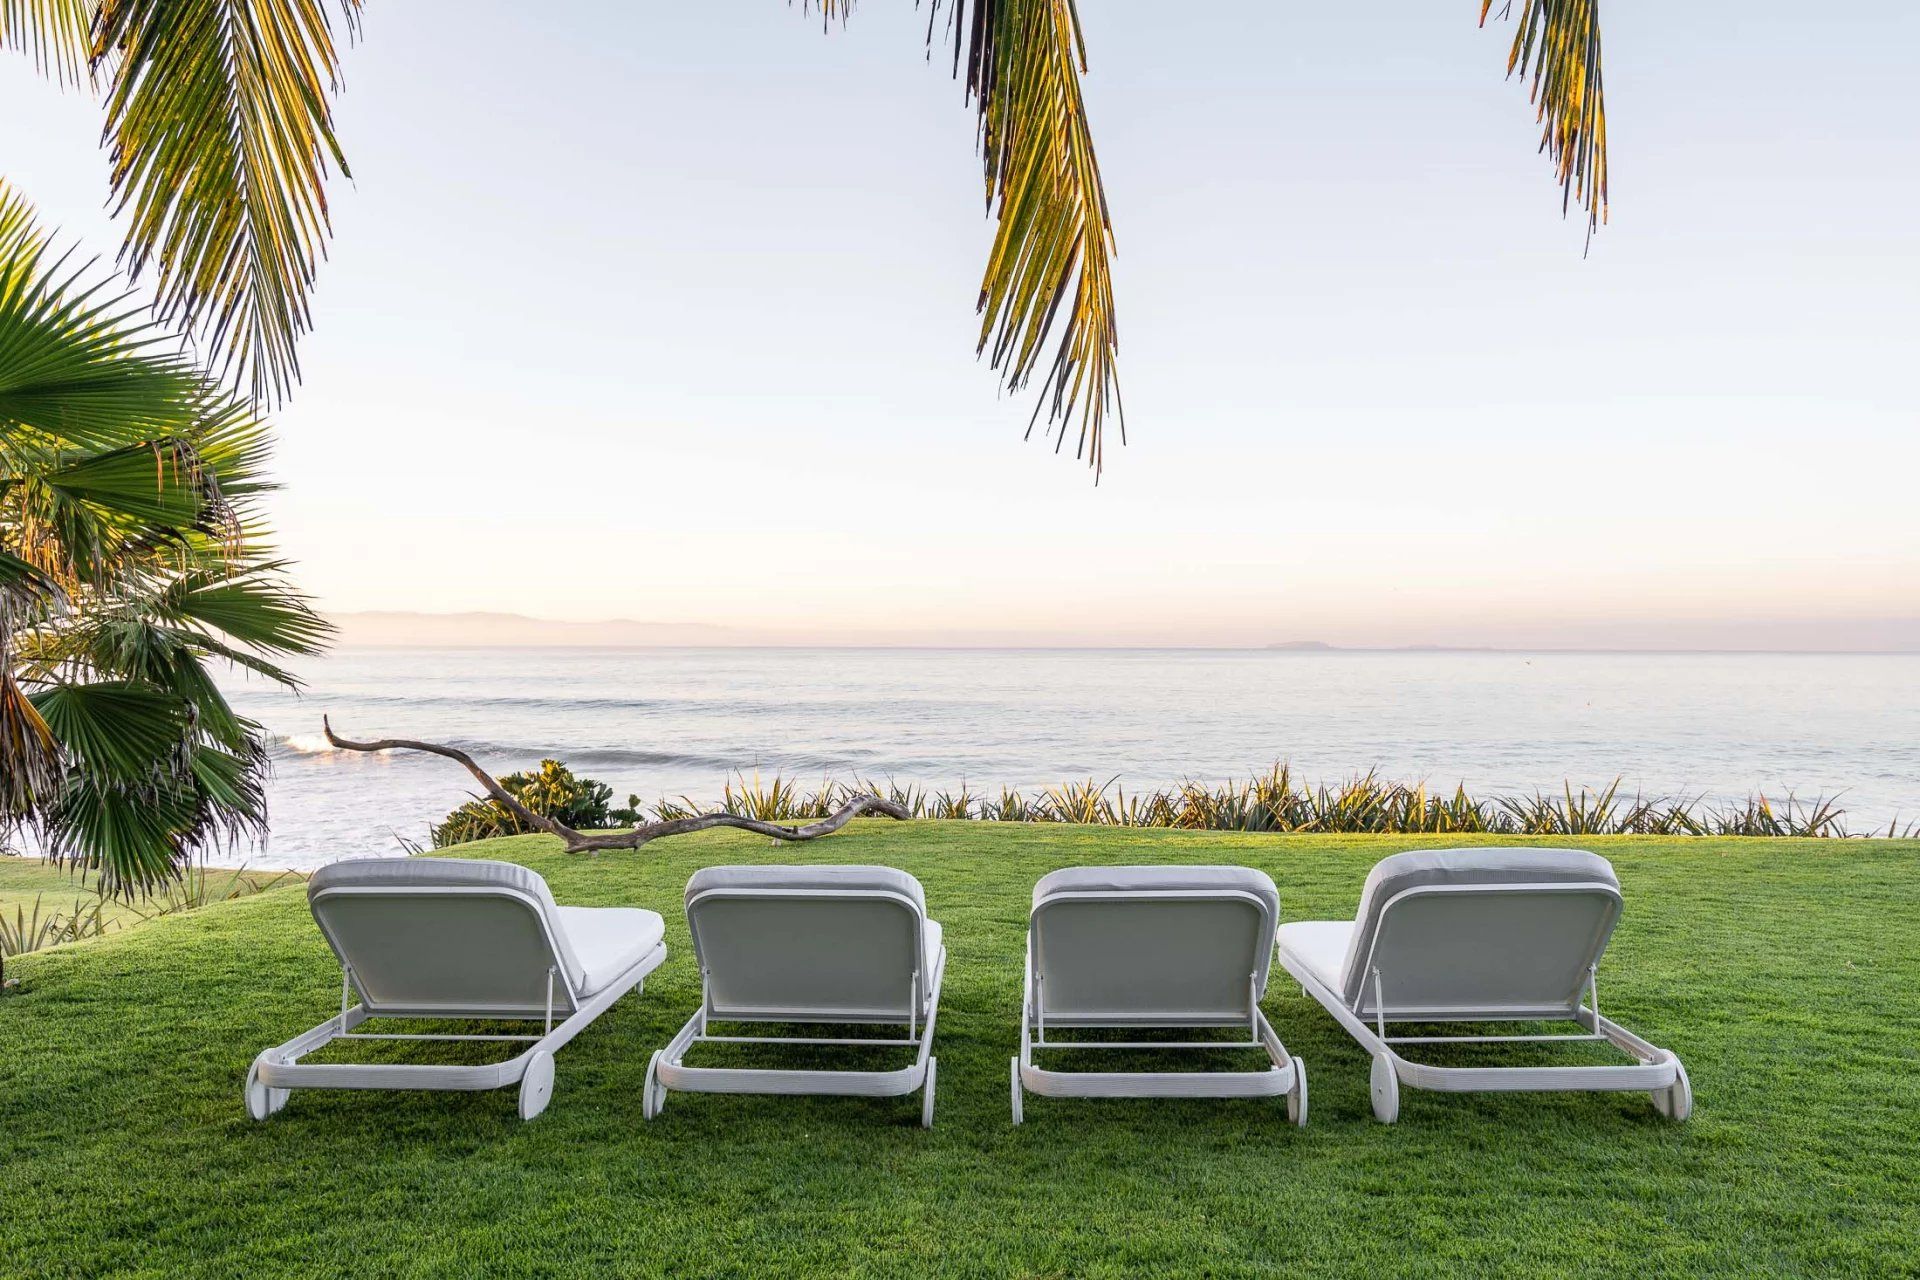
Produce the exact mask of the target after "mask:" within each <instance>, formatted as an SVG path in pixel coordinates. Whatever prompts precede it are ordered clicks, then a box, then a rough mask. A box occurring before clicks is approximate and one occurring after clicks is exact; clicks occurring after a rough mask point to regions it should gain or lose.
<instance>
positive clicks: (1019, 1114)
mask: <svg viewBox="0 0 1920 1280" xmlns="http://www.w3.org/2000/svg"><path fill="white" fill-rule="evenodd" d="M1008 1061H1009V1063H1010V1065H1011V1066H1012V1067H1013V1071H1012V1075H1013V1122H1014V1123H1015V1124H1019V1123H1020V1122H1021V1121H1022V1120H1024V1119H1026V1114H1025V1109H1024V1108H1023V1107H1022V1106H1021V1103H1022V1102H1023V1101H1024V1099H1023V1098H1022V1096H1021V1094H1022V1090H1021V1088H1020V1059H1018V1058H1011V1059H1009V1060H1008Z"/></svg>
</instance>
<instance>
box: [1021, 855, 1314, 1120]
mask: <svg viewBox="0 0 1920 1280" xmlns="http://www.w3.org/2000/svg"><path fill="white" fill-rule="evenodd" d="M1222 898H1228V899H1233V900H1237V901H1242V902H1245V903H1247V904H1248V905H1250V906H1252V907H1253V908H1254V909H1255V910H1257V911H1259V912H1260V913H1261V915H1262V916H1263V917H1266V916H1268V915H1269V914H1270V911H1269V908H1268V906H1267V904H1266V902H1265V901H1263V900H1262V899H1261V898H1259V897H1258V896H1257V895H1255V894H1251V893H1245V892H1241V891H1238V890H1225V891H1223V890H1184V889H1183V890H1141V891H1133V892H1114V893H1074V894H1071V895H1063V897H1062V898H1061V899H1060V901H1067V900H1069V899H1070V900H1071V901H1074V902H1141V901H1192V900H1205V901H1217V900H1219V899H1222ZM1046 905H1047V904H1046V903H1045V902H1043V903H1042V904H1041V905H1040V906H1039V907H1038V908H1036V909H1035V914H1036V915H1037V914H1038V913H1039V912H1040V911H1043V910H1045V908H1046ZM1034 949H1035V945H1034V932H1033V928H1032V922H1031V920H1029V923H1028V929H1027V954H1026V971H1025V975H1024V979H1023V981H1022V983H1021V988H1020V1052H1019V1054H1018V1055H1017V1056H1015V1057H1014V1059H1013V1062H1012V1070H1011V1072H1010V1075H1011V1086H1012V1088H1011V1098H1012V1105H1013V1122H1014V1123H1015V1124H1016V1125H1017V1124H1021V1123H1023V1122H1024V1121H1025V1119H1026V1107H1025V1099H1024V1096H1023V1095H1024V1094H1026V1093H1034V1094H1038V1095H1039V1096H1041V1097H1049V1098H1270V1097H1274V1096H1276V1095H1280V1094H1285V1095H1286V1099H1287V1119H1288V1120H1289V1121H1291V1122H1292V1123H1294V1124H1296V1125H1301V1126H1304V1125H1305V1124H1306V1123H1307V1064H1306V1062H1305V1060H1303V1059H1301V1058H1296V1057H1293V1056H1292V1055H1290V1054H1288V1052H1287V1049H1286V1046H1285V1045H1283V1044H1281V1042H1280V1036H1279V1033H1277V1032H1276V1031H1274V1029H1273V1024H1272V1023H1270V1022H1268V1021H1267V1016H1266V1014H1265V1013H1264V1012H1262V1010H1261V1008H1260V991H1259V974H1258V973H1257V972H1249V973H1248V974H1247V1007H1246V1012H1245V1014H1244V1015H1242V1016H1241V1017H1238V1018H1235V1019H1233V1020H1231V1021H1223V1020H1221V1019H1218V1018H1211V1017H1208V1018H1178V1019H1173V1018H1169V1019H1166V1020H1153V1019H1151V1018H1148V1017H1139V1018H1128V1019H1126V1020H1125V1021H1119V1020H1116V1021H1112V1022H1090V1021H1086V1020H1083V1019H1079V1018H1075V1019H1073V1020H1072V1021H1071V1022H1070V1023H1069V1024H1068V1025H1071V1026H1074V1027H1084V1028H1089V1029H1100V1030H1117V1029H1123V1028H1128V1027H1143V1028H1148V1027H1150V1028H1155V1029H1160V1028H1169V1029H1170V1028H1178V1027H1245V1028H1246V1030H1247V1038H1246V1039H1244V1040H1062V1039H1059V1038H1057V1034H1056V1037H1055V1038H1052V1039H1049V1038H1048V1035H1047V1022H1046V1014H1045V1011H1044V1009H1043V1007H1042V1004H1041V1001H1040V992H1041V987H1042V984H1043V983H1044V982H1045V980H1046V975H1045V968H1044V964H1042V965H1040V966H1036V965H1035V963H1034ZM1058 1029H1059V1027H1058V1025H1056V1033H1057V1031H1058ZM1061 1049H1080V1050H1093V1051H1109V1050H1135V1049H1149V1050H1162V1049H1164V1050H1168V1051H1170V1052H1182V1051H1187V1052H1195V1051H1198V1052H1207V1051H1213V1052H1218V1051H1220V1050H1240V1049H1258V1050H1263V1051H1264V1052H1265V1053H1266V1055H1267V1059H1268V1061H1269V1062H1270V1063H1271V1064H1272V1065H1271V1066H1269V1067H1268V1068H1267V1069H1266V1070H1264V1071H1057V1070H1051V1069H1049V1068H1045V1067H1042V1066H1039V1065H1038V1064H1036V1063H1035V1061H1034V1055H1035V1054H1036V1053H1041V1052H1050V1051H1053V1050H1061Z"/></svg>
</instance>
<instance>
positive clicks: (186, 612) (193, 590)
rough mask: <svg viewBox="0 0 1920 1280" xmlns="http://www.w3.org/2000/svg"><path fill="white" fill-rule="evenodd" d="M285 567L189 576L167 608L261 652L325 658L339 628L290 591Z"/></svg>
mask: <svg viewBox="0 0 1920 1280" xmlns="http://www.w3.org/2000/svg"><path fill="white" fill-rule="evenodd" d="M284 567H285V566H284V565H281V564H278V563H268V564H263V565H258V566H256V567H254V568H252V569H250V570H248V571H246V572H244V573H238V574H233V575H230V576H221V575H216V574H213V573H192V574H187V575H185V576H183V577H181V578H180V579H178V580H177V581H176V582H174V583H173V584H172V585H171V587H170V588H169V589H168V591H167V593H166V596H165V598H164V602H163V607H164V608H165V609H166V610H168V612H169V613H171V614H172V615H173V616H175V617H179V618H184V619H190V620H192V621H194V622H199V623H204V624H205V625H207V626H209V627H213V628H215V629H216V630H218V631H222V632H224V633H226V634H227V635H228V636H230V637H232V638H233V639H234V640H237V641H239V642H240V643H241V644H243V645H246V646H248V647H249V648H252V649H254V650H256V651H258V652H261V653H277V654H304V655H311V654H316V653H319V652H320V651H321V649H322V648H323V647H324V646H325V644H326V641H327V638H328V637H329V636H331V635H332V634H333V627H332V625H331V624H330V623H328V622H327V620H326V619H324V618H322V617H321V616H320V615H319V614H317V613H315V612H314V611H313V609H312V608H311V607H310V606H309V605H308V604H307V602H306V600H305V599H304V598H302V597H301V596H299V595H298V594H297V593H295V592H294V591H293V590H292V589H290V588H289V587H288V586H287V584H286V581H285V579H283V578H282V577H281V576H280V570H281V569H283V568H284Z"/></svg>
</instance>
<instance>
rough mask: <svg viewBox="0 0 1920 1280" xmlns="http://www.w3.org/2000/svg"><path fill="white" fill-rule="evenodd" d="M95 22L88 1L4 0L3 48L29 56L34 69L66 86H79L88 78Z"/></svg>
mask: <svg viewBox="0 0 1920 1280" xmlns="http://www.w3.org/2000/svg"><path fill="white" fill-rule="evenodd" d="M92 21H93V6H92V5H91V4H90V3H88V0H0V49H14V50H17V51H19V52H21V53H24V54H26V55H27V56H28V57H29V58H31V59H33V66H34V70H36V71H38V72H39V73H40V74H41V75H43V76H52V77H53V78H54V80H55V81H57V82H58V83H59V84H60V85H62V86H63V87H64V86H66V85H78V84H81V83H82V82H83V81H84V78H85V76H86V66H87V48H88V40H87V27H88V26H89V25H90V24H91V23H92Z"/></svg>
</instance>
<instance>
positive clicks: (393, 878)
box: [307, 858, 660, 995]
mask: <svg viewBox="0 0 1920 1280" xmlns="http://www.w3.org/2000/svg"><path fill="white" fill-rule="evenodd" d="M340 888H356V889H372V888H409V889H411V888H449V889H453V888H460V889H471V888H485V889H502V890H508V891H512V892H517V893H520V894H524V895H525V896H527V897H529V898H531V899H533V901H534V903H535V904H536V905H537V906H538V907H539V909H540V912H541V914H542V915H543V916H545V917H546V920H547V925H548V931H549V932H550V933H552V935H553V941H554V946H555V948H556V949H557V950H558V951H559V955H558V957H556V958H557V959H558V960H559V961H560V966H561V968H563V969H564V970H565V971H566V973H567V977H568V979H569V981H571V982H572V984H573V988H574V990H575V991H578V992H580V993H581V994H583V995H584V994H585V993H586V991H587V990H588V988H587V981H588V969H587V965H586V963H585V962H584V961H583V960H582V958H581V956H580V955H579V953H578V951H577V950H576V948H575V947H574V945H573V942H572V938H571V934H570V931H569V930H568V928H567V927H566V925H565V924H564V923H563V921H562V917H561V915H560V908H559V906H558V905H557V904H556V903H555V902H554V900H553V894H552V892H550V891H549V890H548V888H547V882H546V881H545V880H543V879H541V878H540V876H538V875H537V874H535V873H534V872H532V871H529V870H527V869H526V868H525V867H522V866H518V865H516V864H514V863H511V862H488V861H482V860H480V859H477V858H348V859H345V860H343V861H340V862H330V863H328V864H327V865H326V866H324V867H322V868H320V869H319V870H318V871H316V872H314V873H313V877H312V879H310V880H308V881H307V900H308V901H309V902H312V901H313V900H314V899H315V898H317V897H318V896H319V895H321V894H322V893H324V892H325V891H326V890H329V889H340ZM640 914H645V915H653V913H652V912H643V913H640ZM653 918H654V920H655V921H656V922H657V921H659V919H660V917H659V916H657V915H654V916H653ZM659 938H660V934H659V933H658V932H656V933H655V935H654V941H656V942H657V941H659ZM603 962H604V961H603ZM609 976H610V975H609Z"/></svg>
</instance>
